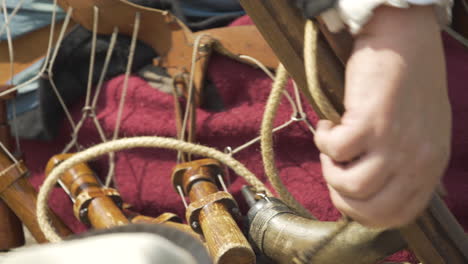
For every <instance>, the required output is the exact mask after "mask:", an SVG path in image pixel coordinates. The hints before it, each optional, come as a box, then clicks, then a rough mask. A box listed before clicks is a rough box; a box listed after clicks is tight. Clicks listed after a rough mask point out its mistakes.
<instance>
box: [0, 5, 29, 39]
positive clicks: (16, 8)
mask: <svg viewBox="0 0 468 264" xmlns="http://www.w3.org/2000/svg"><path fill="white" fill-rule="evenodd" d="M23 2H24V0H19V1H18V4H16V6H15V9H13V12H11V14H10V15H9V16H8V19H5V24H3V26H2V28H1V29H0V37H1V36H2V35H3V32H4V31H5V30H6V29H7V28H10V22H11V19H12V18H13V17H14V16H15V15H16V13H18V11H19V10H20V8H21V6H22V5H23ZM4 6H5V7H6V3H4ZM3 15H4V16H5V18H6V17H7V12H6V10H4V11H3ZM0 42H1V40H0Z"/></svg>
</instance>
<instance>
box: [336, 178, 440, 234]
mask: <svg viewBox="0 0 468 264" xmlns="http://www.w3.org/2000/svg"><path fill="white" fill-rule="evenodd" d="M414 177H415V176H414V175H408V174H406V175H403V176H400V177H398V178H397V177H395V178H393V179H392V180H391V181H390V182H389V183H388V184H387V185H386V186H385V188H384V189H383V190H382V191H381V192H379V193H378V194H376V195H375V196H374V197H372V198H371V199H369V200H356V199H352V198H349V197H346V196H343V195H341V194H340V193H339V192H337V191H336V190H334V189H333V188H332V187H330V188H329V189H330V196H331V199H332V201H333V204H334V205H335V206H336V208H337V209H338V210H340V211H341V212H342V213H343V214H345V215H347V216H349V217H351V218H353V219H354V220H355V221H357V222H359V223H361V224H362V225H365V226H368V227H373V228H396V227H401V226H403V225H406V224H408V223H410V222H411V221H413V220H414V219H415V218H416V217H417V216H418V215H420V214H421V212H422V211H423V210H424V209H425V208H426V207H427V204H428V203H429V200H430V198H431V197H432V195H433V193H434V190H435V187H434V186H435V185H436V184H435V183H434V184H433V183H432V182H430V181H425V182H424V181H423V183H422V184H420V185H414V184H411V183H412V181H413V180H412V179H411V178H414ZM405 179H406V180H405Z"/></svg>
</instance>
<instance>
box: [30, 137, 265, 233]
mask: <svg viewBox="0 0 468 264" xmlns="http://www.w3.org/2000/svg"><path fill="white" fill-rule="evenodd" d="M133 148H166V149H172V150H177V151H183V152H186V153H191V154H194V155H199V156H204V157H209V158H212V159H216V160H219V161H220V162H222V163H224V164H225V165H227V166H228V167H230V168H231V169H232V170H233V171H234V172H235V173H237V174H238V175H239V176H241V177H243V178H244V179H245V180H246V181H247V182H248V183H249V184H250V185H252V186H253V187H254V188H256V189H257V190H258V191H264V192H266V194H267V195H271V193H270V191H269V190H268V189H267V188H266V187H265V185H264V184H263V183H262V182H261V181H259V180H258V179H257V177H256V176H255V175H254V174H253V173H252V172H250V171H249V170H248V169H247V168H246V167H245V166H244V165H242V163H240V162H239V161H237V160H236V159H234V158H232V157H231V156H230V155H229V154H225V153H223V152H221V151H218V150H216V149H213V148H210V147H206V146H202V145H197V144H193V143H187V142H183V141H180V140H177V139H171V138H163V137H135V138H123V139H118V140H115V141H109V142H106V143H101V144H99V145H96V146H93V147H91V148H89V149H86V150H84V151H82V152H79V153H77V154H75V155H73V156H72V157H71V158H69V159H67V160H65V161H64V162H62V163H60V165H58V166H57V167H56V168H54V169H53V170H52V172H51V173H50V174H49V175H48V176H47V177H46V179H45V181H44V183H43V185H42V187H41V189H40V190H39V194H38V197H37V211H36V214H37V221H38V223H39V227H40V228H41V231H42V232H43V233H44V235H45V237H46V238H47V239H48V240H49V241H51V242H59V241H61V240H62V239H61V238H60V236H59V235H58V234H57V232H56V231H55V230H54V228H53V227H52V226H51V224H50V221H49V217H48V215H47V199H48V197H49V194H50V192H51V191H52V189H53V187H54V186H55V184H56V182H57V180H58V179H59V177H60V176H61V175H62V174H63V173H64V172H66V171H67V170H69V169H70V168H72V167H73V166H75V165H77V164H79V163H83V162H87V161H89V160H91V159H94V158H97V157H99V156H102V155H105V154H108V153H110V152H115V151H120V150H124V149H133Z"/></svg>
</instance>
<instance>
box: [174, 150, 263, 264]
mask: <svg viewBox="0 0 468 264" xmlns="http://www.w3.org/2000/svg"><path fill="white" fill-rule="evenodd" d="M221 171H222V169H221V166H220V164H219V163H218V162H217V161H214V160H211V159H205V160H197V161H192V162H187V163H182V164H179V165H178V166H177V167H176V168H175V169H174V173H173V178H172V179H173V183H174V186H175V187H176V188H177V186H180V187H181V188H183V191H184V193H185V195H187V196H189V198H190V201H191V203H190V205H189V207H188V209H187V222H188V223H189V224H190V225H191V226H192V228H193V229H194V230H195V231H197V232H200V233H202V235H203V237H204V238H205V241H206V245H207V246H208V249H209V251H210V253H211V255H212V257H213V260H214V263H217V264H224V263H236V264H237V263H242V264H244V263H245V264H247V263H255V254H254V252H253V250H252V248H251V247H250V244H249V242H248V241H247V239H246V238H245V236H244V235H243V234H242V232H241V230H240V229H239V227H238V225H237V223H236V221H235V220H234V218H233V216H232V213H233V209H234V208H237V207H234V206H233V204H235V201H234V199H233V198H232V196H230V194H228V193H226V192H222V191H220V190H219V187H218V186H217V184H216V182H218V179H217V177H218V175H219V174H220V173H221ZM236 205H237V204H236Z"/></svg>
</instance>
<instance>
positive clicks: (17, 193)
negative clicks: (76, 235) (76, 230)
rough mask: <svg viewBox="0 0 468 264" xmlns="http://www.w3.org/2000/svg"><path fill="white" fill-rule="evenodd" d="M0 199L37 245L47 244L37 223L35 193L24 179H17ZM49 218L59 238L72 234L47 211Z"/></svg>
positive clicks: (0, 195)
mask: <svg viewBox="0 0 468 264" xmlns="http://www.w3.org/2000/svg"><path fill="white" fill-rule="evenodd" d="M0 197H1V198H2V199H3V201H5V202H6V204H8V206H9V207H10V208H11V209H12V210H13V211H14V212H15V214H16V215H17V216H18V218H19V219H21V221H22V222H23V224H24V225H25V226H26V227H27V228H28V230H29V232H31V235H32V236H33V237H34V238H35V239H36V241H37V242H38V243H46V242H48V240H47V239H46V238H45V236H44V234H43V233H42V231H41V229H40V228H39V224H38V223H37V216H36V204H37V192H36V190H35V189H34V188H33V187H32V185H31V184H30V183H29V182H28V181H27V180H26V179H24V178H22V177H21V178H19V179H18V180H17V181H16V182H15V183H13V184H12V185H10V187H8V188H7V189H5V190H4V191H3V192H2V193H1V194H0ZM49 218H50V221H51V222H52V226H53V227H54V228H55V230H57V232H58V234H59V235H60V236H62V237H66V236H68V235H70V234H72V232H71V231H70V230H69V229H68V227H67V226H66V225H65V224H64V223H63V222H62V221H61V220H60V219H59V218H58V217H57V216H56V215H55V214H54V213H53V212H52V211H49Z"/></svg>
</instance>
